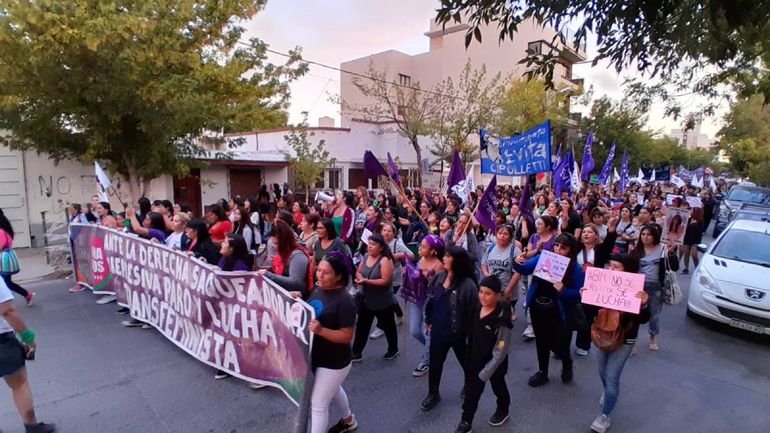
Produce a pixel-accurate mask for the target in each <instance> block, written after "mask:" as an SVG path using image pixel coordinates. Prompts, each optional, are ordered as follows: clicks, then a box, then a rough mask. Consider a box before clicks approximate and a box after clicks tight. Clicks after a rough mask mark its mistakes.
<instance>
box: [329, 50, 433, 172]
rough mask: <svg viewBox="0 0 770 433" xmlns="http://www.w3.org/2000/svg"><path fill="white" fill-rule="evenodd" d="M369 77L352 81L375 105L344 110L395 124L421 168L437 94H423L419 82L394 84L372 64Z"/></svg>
mask: <svg viewBox="0 0 770 433" xmlns="http://www.w3.org/2000/svg"><path fill="white" fill-rule="evenodd" d="M367 76H368V77H369V78H360V77H354V78H353V79H352V81H353V85H354V86H355V87H356V88H357V89H358V90H359V91H360V92H361V93H362V94H363V95H364V96H366V97H367V98H369V100H370V101H371V103H367V104H363V105H356V104H350V103H349V102H348V101H340V103H341V105H342V109H343V110H344V111H347V112H350V113H354V114H355V115H357V116H360V117H362V118H363V119H364V120H369V121H374V122H384V123H392V124H395V125H396V126H395V127H394V128H393V129H394V130H395V131H396V132H398V133H399V134H400V135H401V136H402V137H404V138H406V139H407V140H409V143H410V144H411V145H412V148H413V149H414V153H415V155H416V157H417V165H418V166H420V164H422V149H421V148H420V140H419V137H420V136H421V135H422V136H425V135H429V134H430V132H431V129H430V122H431V120H432V119H433V118H434V116H435V113H436V109H437V106H438V103H437V96H436V94H435V93H434V92H433V91H426V90H423V89H422V88H421V87H420V83H419V82H415V81H412V82H411V83H410V84H408V85H399V84H400V83H399V84H397V83H394V82H391V81H389V80H388V71H387V70H386V69H384V70H377V69H375V68H374V65H373V64H369V69H368V71H367ZM386 129H387V128H386ZM417 184H418V185H422V170H417Z"/></svg>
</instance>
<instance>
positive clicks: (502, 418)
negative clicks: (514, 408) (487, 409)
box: [489, 409, 511, 427]
mask: <svg viewBox="0 0 770 433" xmlns="http://www.w3.org/2000/svg"><path fill="white" fill-rule="evenodd" d="M510 417H511V415H510V414H508V411H507V410H506V411H502V410H500V409H497V410H496V411H495V413H494V414H492V417H491V418H489V425H491V426H494V427H497V426H501V425H503V424H505V422H506V421H508V418H510Z"/></svg>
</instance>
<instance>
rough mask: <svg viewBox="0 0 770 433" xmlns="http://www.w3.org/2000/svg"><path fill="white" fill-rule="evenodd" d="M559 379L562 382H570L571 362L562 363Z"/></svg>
mask: <svg viewBox="0 0 770 433" xmlns="http://www.w3.org/2000/svg"><path fill="white" fill-rule="evenodd" d="M561 381H562V383H570V382H572V363H569V364H566V363H565V364H564V365H563V366H562V368H561Z"/></svg>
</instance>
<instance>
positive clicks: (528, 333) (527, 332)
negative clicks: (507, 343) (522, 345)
mask: <svg viewBox="0 0 770 433" xmlns="http://www.w3.org/2000/svg"><path fill="white" fill-rule="evenodd" d="M521 336H522V337H524V338H525V339H527V340H532V339H534V338H535V330H534V329H532V324H529V325H527V327H526V328H524V332H522V333H521Z"/></svg>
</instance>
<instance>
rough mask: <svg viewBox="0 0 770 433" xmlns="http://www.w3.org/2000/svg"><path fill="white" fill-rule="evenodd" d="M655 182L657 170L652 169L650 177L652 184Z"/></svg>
mask: <svg viewBox="0 0 770 433" xmlns="http://www.w3.org/2000/svg"><path fill="white" fill-rule="evenodd" d="M653 182H655V169H654V168H653V169H652V174H651V175H650V183H653Z"/></svg>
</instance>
